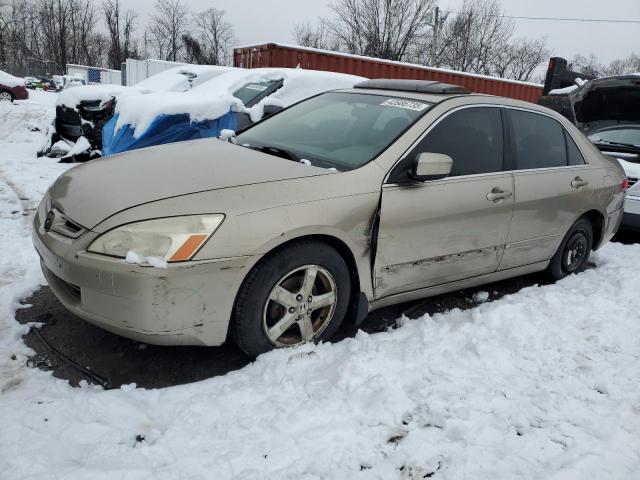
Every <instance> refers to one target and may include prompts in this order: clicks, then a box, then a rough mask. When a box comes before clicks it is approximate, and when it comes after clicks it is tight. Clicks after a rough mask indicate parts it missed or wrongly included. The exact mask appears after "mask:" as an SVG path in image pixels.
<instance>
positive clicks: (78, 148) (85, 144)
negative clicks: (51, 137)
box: [52, 137, 91, 158]
mask: <svg viewBox="0 0 640 480" xmlns="http://www.w3.org/2000/svg"><path fill="white" fill-rule="evenodd" d="M58 143H60V142H58ZM56 145H57V144H56ZM54 147H55V145H54ZM52 149H53V147H52ZM90 149H91V144H90V143H89V140H87V139H86V137H80V138H78V140H76V142H75V143H74V144H73V145H71V146H70V148H69V151H68V152H67V153H66V154H65V155H64V157H62V158H71V157H73V156H75V155H80V154H81V153H84V152H86V151H87V150H90Z"/></svg>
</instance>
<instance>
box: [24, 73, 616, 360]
mask: <svg viewBox="0 0 640 480" xmlns="http://www.w3.org/2000/svg"><path fill="white" fill-rule="evenodd" d="M226 136H228V135H226ZM230 140H231V141H229V142H224V141H221V140H218V139H204V140H194V141H188V142H181V143H174V144H169V145H163V146H158V147H150V148H145V149H141V150H135V151H132V152H128V153H125V154H121V155H116V156H113V157H108V158H103V159H99V160H95V161H91V162H89V163H86V164H83V165H80V166H77V167H75V168H72V169H71V170H69V171H67V172H66V173H65V174H63V175H62V176H61V177H60V178H59V179H58V180H57V181H56V182H55V183H54V184H53V186H52V187H51V188H50V190H49V191H48V193H47V194H46V196H45V197H44V199H43V201H42V203H41V205H40V207H39V209H38V212H37V215H36V217H35V220H34V234H33V240H34V243H35V247H36V249H37V251H38V253H39V254H40V257H41V260H42V261H41V264H42V269H43V271H44V274H45V277H46V279H47V281H48V282H49V284H50V286H51V289H52V291H53V292H54V293H55V295H56V296H57V297H58V298H59V299H60V301H61V302H62V303H63V304H64V306H65V307H66V308H67V309H68V310H70V311H71V312H72V313H74V314H76V315H77V316H79V317H81V318H83V319H85V320H87V321H88V322H91V323H93V324H95V325H98V326H100V327H102V328H104V329H106V330H109V331H111V332H115V333H117V334H120V335H123V336H126V337H130V338H133V339H136V340H140V341H143V342H147V343H153V344H162V345H220V344H222V343H223V342H225V340H226V339H227V336H228V335H229V336H230V337H231V338H233V339H234V340H235V342H237V344H238V345H239V346H240V347H241V348H242V349H243V350H244V351H245V352H246V353H247V354H248V355H250V356H257V355H259V354H261V353H263V352H266V351H268V350H271V349H273V348H278V347H285V346H290V345H297V344H300V343H303V342H310V341H314V342H318V341H323V340H327V339H329V338H330V337H331V336H332V335H333V334H334V333H335V332H336V330H337V329H338V327H339V326H340V324H341V323H342V322H343V321H345V320H346V321H351V322H356V323H359V322H361V321H362V320H363V319H364V318H365V317H366V315H367V313H368V312H370V311H372V310H374V309H377V308H380V307H383V306H386V305H390V304H395V303H399V302H405V301H408V300H414V299H417V298H421V297H427V296H430V295H435V294H440V293H443V292H447V291H451V290H458V289H461V288H466V287H471V286H474V285H479V284H483V283H486V282H492V281H496V280H500V279H505V278H509V277H514V276H517V275H523V274H526V273H530V272H536V271H542V270H545V269H546V270H547V271H548V272H549V274H550V275H551V276H553V277H554V278H556V279H559V278H562V277H564V276H565V275H568V274H571V273H574V272H578V271H580V270H581V269H582V268H584V267H585V264H586V263H587V261H588V258H589V254H590V252H591V251H592V250H595V249H597V248H599V247H600V246H602V244H603V243H605V242H606V241H608V240H609V239H610V238H611V237H612V235H613V234H614V233H615V231H616V229H617V228H618V225H619V223H620V220H621V216H622V207H623V202H624V190H625V188H626V177H625V175H624V173H623V170H622V168H621V167H620V166H619V164H618V163H617V162H616V161H615V160H613V159H611V158H608V157H604V156H603V155H602V154H600V152H599V151H598V150H597V149H596V148H595V147H594V146H593V145H592V144H591V142H589V141H588V140H587V139H586V138H585V137H583V136H582V135H581V134H580V133H579V131H578V130H577V129H576V128H575V127H574V126H573V125H572V124H571V123H570V122H568V121H567V120H566V119H565V118H563V117H562V116H560V115H558V114H556V113H555V112H552V111H551V110H547V109H545V108H543V107H540V106H537V105H534V104H531V103H526V102H522V101H517V100H511V99H506V98H498V97H491V96H485V95H472V94H469V92H468V91H466V90H465V89H464V88H462V87H458V86H455V85H446V84H441V83H435V82H425V81H410V80H404V81H400V80H370V81H366V82H364V83H361V84H359V85H357V86H356V87H355V88H353V89H348V90H339V91H332V92H327V93H324V94H321V95H318V96H316V97H313V98H311V99H308V100H305V101H303V102H301V103H298V104H296V105H294V106H292V107H290V108H288V109H285V110H283V111H281V112H279V113H277V114H275V115H273V116H271V117H269V118H267V119H265V120H263V121H262V122H260V123H257V124H255V125H253V126H252V127H250V128H247V129H245V130H244V131H241V132H239V133H238V134H237V135H236V136H235V137H233V136H232V137H231V139H230Z"/></svg>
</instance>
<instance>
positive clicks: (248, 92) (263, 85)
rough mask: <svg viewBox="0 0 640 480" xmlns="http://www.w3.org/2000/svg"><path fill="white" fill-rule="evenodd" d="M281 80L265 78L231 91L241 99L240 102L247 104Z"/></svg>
mask: <svg viewBox="0 0 640 480" xmlns="http://www.w3.org/2000/svg"><path fill="white" fill-rule="evenodd" d="M281 82H282V80H267V81H264V82H251V83H248V84H246V85H244V86H243V87H241V88H239V89H238V90H236V91H235V92H233V96H234V97H236V98H239V99H240V100H242V103H244V104H245V105H249V104H251V103H253V100H254V99H255V98H257V97H259V96H260V95H262V94H263V93H264V92H265V91H266V90H267V89H269V88H270V87H272V86H274V85H275V84H276V83H281Z"/></svg>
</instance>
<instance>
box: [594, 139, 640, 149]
mask: <svg viewBox="0 0 640 480" xmlns="http://www.w3.org/2000/svg"><path fill="white" fill-rule="evenodd" d="M593 143H595V144H596V145H613V146H617V147H628V148H635V149H640V145H635V144H633V143H624V142H610V141H608V140H596V141H595V142H593Z"/></svg>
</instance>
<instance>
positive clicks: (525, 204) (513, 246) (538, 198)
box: [500, 108, 599, 269]
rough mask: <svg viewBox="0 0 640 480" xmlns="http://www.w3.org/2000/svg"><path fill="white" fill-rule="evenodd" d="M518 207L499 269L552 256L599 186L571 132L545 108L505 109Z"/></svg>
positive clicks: (508, 150) (510, 163) (509, 153)
mask: <svg viewBox="0 0 640 480" xmlns="http://www.w3.org/2000/svg"><path fill="white" fill-rule="evenodd" d="M505 113H506V118H507V119H508V122H509V126H510V137H511V145H510V148H508V149H507V161H508V165H509V166H508V168H512V169H513V170H514V180H515V192H516V196H515V208H514V214H513V221H512V222H511V229H510V231H509V238H508V240H507V248H506V250H505V254H504V257H503V260H502V262H501V264H500V269H507V268H513V267H516V266H520V265H528V264H532V263H537V262H541V261H546V260H549V259H550V258H551V257H552V256H553V254H554V252H555V250H556V248H557V246H558V244H559V242H560V240H561V239H562V237H563V236H564V235H565V234H566V232H567V230H568V228H569V227H570V225H571V223H572V222H573V221H574V219H575V218H576V215H577V213H579V212H580V211H581V210H582V209H584V206H585V205H587V204H589V203H590V202H589V197H590V196H591V195H593V191H594V188H597V186H598V185H599V179H598V178H596V177H595V176H594V175H597V173H594V172H593V170H592V169H590V168H589V166H588V165H587V164H586V163H585V161H584V158H583V156H582V154H581V152H580V150H579V149H578V147H577V145H576V143H575V142H574V140H573V138H572V137H571V135H570V134H569V133H568V132H567V131H566V130H565V129H564V127H563V126H562V125H561V124H560V123H559V122H558V121H557V120H556V119H554V118H553V117H551V116H548V115H546V114H543V113H539V112H535V111H529V110H521V109H514V108H508V109H505Z"/></svg>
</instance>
